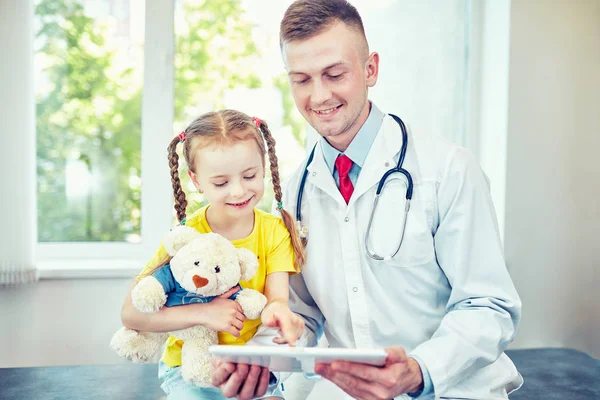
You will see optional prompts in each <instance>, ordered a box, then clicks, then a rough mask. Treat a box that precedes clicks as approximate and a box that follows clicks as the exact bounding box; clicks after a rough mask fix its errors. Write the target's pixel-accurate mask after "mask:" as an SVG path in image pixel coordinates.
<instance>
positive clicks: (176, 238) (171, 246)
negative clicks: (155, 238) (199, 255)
mask: <svg viewBox="0 0 600 400" xmlns="http://www.w3.org/2000/svg"><path fill="white" fill-rule="evenodd" d="M200 235H202V234H201V233H200V232H198V231H197V230H195V229H194V228H190V227H189V226H185V225H179V226H176V227H175V228H173V229H171V231H170V232H169V233H168V234H167V236H166V237H165V239H164V240H163V245H164V246H165V250H167V253H169V255H170V256H171V257H172V256H174V255H175V254H176V253H177V252H178V251H179V249H180V248H182V247H183V246H185V245H186V244H188V243H189V242H191V241H192V240H194V239H197V238H199V237H200Z"/></svg>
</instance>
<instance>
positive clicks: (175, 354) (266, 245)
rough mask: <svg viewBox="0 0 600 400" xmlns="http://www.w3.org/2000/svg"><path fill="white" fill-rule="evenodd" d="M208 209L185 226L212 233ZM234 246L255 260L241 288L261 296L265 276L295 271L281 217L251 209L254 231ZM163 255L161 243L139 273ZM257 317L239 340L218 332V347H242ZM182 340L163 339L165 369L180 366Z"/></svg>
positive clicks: (248, 321) (242, 332)
mask: <svg viewBox="0 0 600 400" xmlns="http://www.w3.org/2000/svg"><path fill="white" fill-rule="evenodd" d="M208 207H209V206H205V207H202V208H201V209H199V210H198V211H196V212H195V213H194V214H193V215H191V216H190V217H189V218H187V220H186V223H185V224H186V225H187V226H189V227H192V228H194V229H196V230H197V231H198V232H200V233H208V232H212V231H211V229H210V226H209V225H208V221H207V220H206V210H207V209H208ZM232 243H233V245H234V246H235V247H240V248H246V249H248V250H251V251H252V252H253V253H254V254H256V255H257V257H258V264H259V266H258V271H257V272H256V275H254V277H253V278H252V279H251V280H249V281H240V284H241V285H242V287H243V288H248V289H254V290H257V291H259V292H261V293H264V292H265V282H266V279H267V275H269V274H271V273H273V272H291V273H293V272H295V270H294V251H293V248H292V242H291V239H290V234H289V232H288V230H287V228H286V227H285V224H284V223H283V221H282V220H281V218H279V217H276V216H274V215H271V214H268V213H266V212H264V211H261V210H258V209H254V229H253V230H252V233H251V234H250V235H249V236H247V237H245V238H243V239H239V240H234V241H232ZM166 255H167V252H166V250H165V248H164V246H163V245H162V244H161V245H160V247H159V248H158V250H157V251H156V253H154V256H153V257H152V258H151V259H150V261H149V262H148V264H146V268H144V270H143V271H142V274H143V273H145V272H147V271H149V270H150V269H151V268H154V267H155V266H156V265H158V264H159V263H160V261H161V260H163V259H164V257H165V256H166ZM260 323H261V321H260V318H258V319H253V320H249V319H246V320H245V321H244V328H243V329H242V331H241V332H240V337H239V338H236V337H235V336H233V335H231V334H229V333H227V332H219V334H218V335H219V344H233V345H243V344H245V343H246V342H247V341H248V340H250V339H251V338H252V337H253V336H254V334H255V333H256V331H257V329H258V326H259V325H260ZM182 345H183V340H179V339H177V338H176V337H175V336H170V337H169V338H168V339H167V342H166V347H165V351H164V353H163V356H162V361H163V362H164V363H165V364H167V365H168V366H169V367H175V366H178V365H181V346H182Z"/></svg>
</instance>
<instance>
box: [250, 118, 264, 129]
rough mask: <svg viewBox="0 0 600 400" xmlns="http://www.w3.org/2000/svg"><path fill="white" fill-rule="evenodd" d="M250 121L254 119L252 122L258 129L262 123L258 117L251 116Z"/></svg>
mask: <svg viewBox="0 0 600 400" xmlns="http://www.w3.org/2000/svg"><path fill="white" fill-rule="evenodd" d="M252 121H254V123H255V124H256V127H257V128H258V129H260V125H261V124H262V121H261V120H260V118H256V117H252Z"/></svg>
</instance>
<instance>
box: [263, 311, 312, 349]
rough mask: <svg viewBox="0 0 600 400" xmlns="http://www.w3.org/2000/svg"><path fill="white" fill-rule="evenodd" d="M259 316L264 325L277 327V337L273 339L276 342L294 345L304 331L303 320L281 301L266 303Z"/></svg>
mask: <svg viewBox="0 0 600 400" xmlns="http://www.w3.org/2000/svg"><path fill="white" fill-rule="evenodd" d="M260 318H261V321H262V324H263V325H264V326H268V327H270V328H274V327H278V328H279V337H276V338H275V339H273V342H275V343H277V344H284V343H287V344H289V345H290V346H295V345H296V341H297V340H298V339H299V338H300V336H302V332H304V320H303V319H302V318H300V317H299V316H298V315H296V314H294V313H293V312H292V311H291V310H290V307H289V306H288V304H287V303H284V302H282V301H273V302H271V303H269V304H267V306H266V307H265V309H264V310H263V312H262V314H261V316H260Z"/></svg>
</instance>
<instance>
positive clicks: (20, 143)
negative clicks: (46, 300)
mask: <svg viewBox="0 0 600 400" xmlns="http://www.w3.org/2000/svg"><path fill="white" fill-rule="evenodd" d="M33 35H34V32H33V0H2V1H1V2H0V53H1V54H2V55H3V57H2V58H3V60H4V62H2V63H0V88H1V89H0V187H1V188H2V189H1V190H2V192H1V194H0V286H6V285H17V284H23V283H28V282H33V281H35V280H37V279H38V274H37V270H36V268H35V254H34V250H35V247H36V242H37V202H36V181H35V177H36V175H35V171H36V161H35V160H36V158H35V157H36V150H35V97H34V84H33V81H34V76H33Z"/></svg>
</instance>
